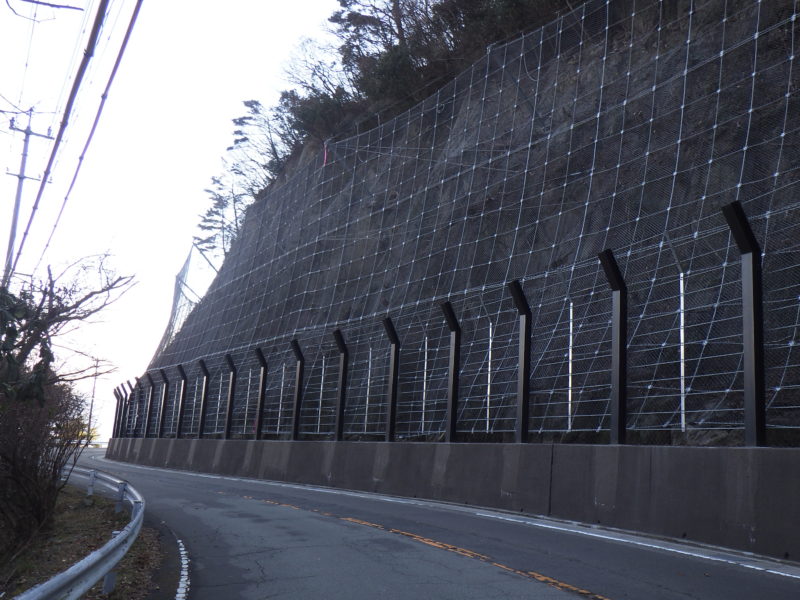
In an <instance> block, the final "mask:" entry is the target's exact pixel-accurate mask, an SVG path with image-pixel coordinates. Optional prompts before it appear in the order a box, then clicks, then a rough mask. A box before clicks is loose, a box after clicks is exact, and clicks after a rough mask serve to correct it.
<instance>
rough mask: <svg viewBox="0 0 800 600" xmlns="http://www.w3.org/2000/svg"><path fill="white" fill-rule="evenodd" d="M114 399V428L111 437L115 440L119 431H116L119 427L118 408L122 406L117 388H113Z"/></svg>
mask: <svg viewBox="0 0 800 600" xmlns="http://www.w3.org/2000/svg"><path fill="white" fill-rule="evenodd" d="M114 398H116V399H117V404H116V407H115V409H114V427H113V428H112V430H111V437H114V438H115V437H118V435H117V434H118V433H119V430H118V427H119V408H120V405H121V404H122V396H121V395H120V391H119V388H118V387H115V388H114Z"/></svg>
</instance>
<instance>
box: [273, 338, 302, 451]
mask: <svg viewBox="0 0 800 600" xmlns="http://www.w3.org/2000/svg"><path fill="white" fill-rule="evenodd" d="M291 346H292V351H293V352H294V356H295V359H297V368H296V370H295V377H294V403H293V406H292V439H293V440H298V439H300V416H301V414H302V408H303V367H304V366H305V362H306V361H305V358H304V357H303V352H302V351H301V350H300V344H299V343H298V341H297V340H292V342H291ZM279 418H280V417H279Z"/></svg>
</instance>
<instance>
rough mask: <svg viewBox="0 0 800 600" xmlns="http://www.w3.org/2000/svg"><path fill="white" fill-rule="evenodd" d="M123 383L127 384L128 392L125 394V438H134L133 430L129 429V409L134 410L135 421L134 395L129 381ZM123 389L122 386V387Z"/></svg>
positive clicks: (137, 381)
mask: <svg viewBox="0 0 800 600" xmlns="http://www.w3.org/2000/svg"><path fill="white" fill-rule="evenodd" d="M125 383H127V384H128V391H126V392H125V397H126V401H125V437H134V430H133V429H132V428H131V409H132V408H133V410H134V419H133V420H134V422H135V421H136V412H135V411H136V406H135V405H134V401H135V400H136V394H135V393H134V391H133V386H132V385H131V382H130V379H129V380H127V381H126V382H125ZM136 383H137V384H138V383H139V380H138V379H137V380H136ZM123 387H124V386H123Z"/></svg>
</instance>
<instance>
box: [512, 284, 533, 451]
mask: <svg viewBox="0 0 800 600" xmlns="http://www.w3.org/2000/svg"><path fill="white" fill-rule="evenodd" d="M508 289H509V291H510V292H511V297H512V298H513V299H514V305H515V306H516V307H517V312H518V313H519V353H518V355H519V365H518V368H517V428H516V431H515V432H514V441H515V442H516V443H518V444H522V443H525V442H527V441H528V426H529V418H528V417H529V414H530V413H529V407H528V402H529V399H530V385H531V383H530V382H531V307H530V305H529V304H528V300H527V299H526V298H525V292H524V291H523V289H522V285H521V284H520V282H519V281H518V280H517V279H515V280H514V281H511V282H509V284H508Z"/></svg>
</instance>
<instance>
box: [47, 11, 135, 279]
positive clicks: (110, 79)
mask: <svg viewBox="0 0 800 600" xmlns="http://www.w3.org/2000/svg"><path fill="white" fill-rule="evenodd" d="M143 1H144V0H137V2H136V6H135V7H134V9H133V13H132V14H131V19H130V22H129V23H128V29H127V31H126V32H125V37H124V38H123V40H122V45H121V46H120V49H119V52H118V53H117V59H116V61H115V62H114V68H113V69H112V70H111V75H109V77H108V83H106V88H105V90H104V91H103V94H102V95H101V96H100V106H98V107H97V114H95V117H94V123H93V124H92V129H91V130H90V131H89V135H88V137H87V138H86V144H84V146H83V150H82V151H81V155H80V156H79V157H78V165H77V167H75V173H73V175H72V181H71V182H70V184H69V189H67V193H66V194H65V195H64V201H63V202H62V203H61V209H60V210H59V211H58V216H57V217H56V222H55V223H54V224H53V229H52V230H51V231H50V236H49V237H48V238H47V243H46V244H45V245H44V248H43V249H42V253H41V255H40V256H39V260H38V261H37V263H36V267H35V268H34V271H36V270H37V269H38V268H39V265H40V264H41V262H42V259H43V258H44V255H45V253H46V252H47V249H48V248H49V247H50V242H51V241H53V235H54V234H55V232H56V229H57V228H58V225H59V223H60V222H61V216H62V215H63V214H64V208H65V207H66V205H67V202H68V201H69V196H70V194H71V193H72V188H73V187H75V182H76V181H77V179H78V174H79V173H80V170H81V166H82V165H83V159H84V157H85V156H86V151H87V150H88V149H89V145H90V144H91V143H92V138H93V137H94V132H95V130H96V129H97V124H98V123H99V122H100V116H101V115H102V113H103V108H104V107H105V104H106V99H107V98H108V93H109V91H110V90H111V85H112V84H113V83H114V77H115V76H116V74H117V70H118V69H119V65H120V63H121V62H122V56H123V55H124V54H125V48H126V47H127V45H128V40H129V39H130V37H131V32H132V31H133V27H134V25H135V24H136V18H137V17H138V16H139V9H140V8H141V6H142V2H143Z"/></svg>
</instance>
